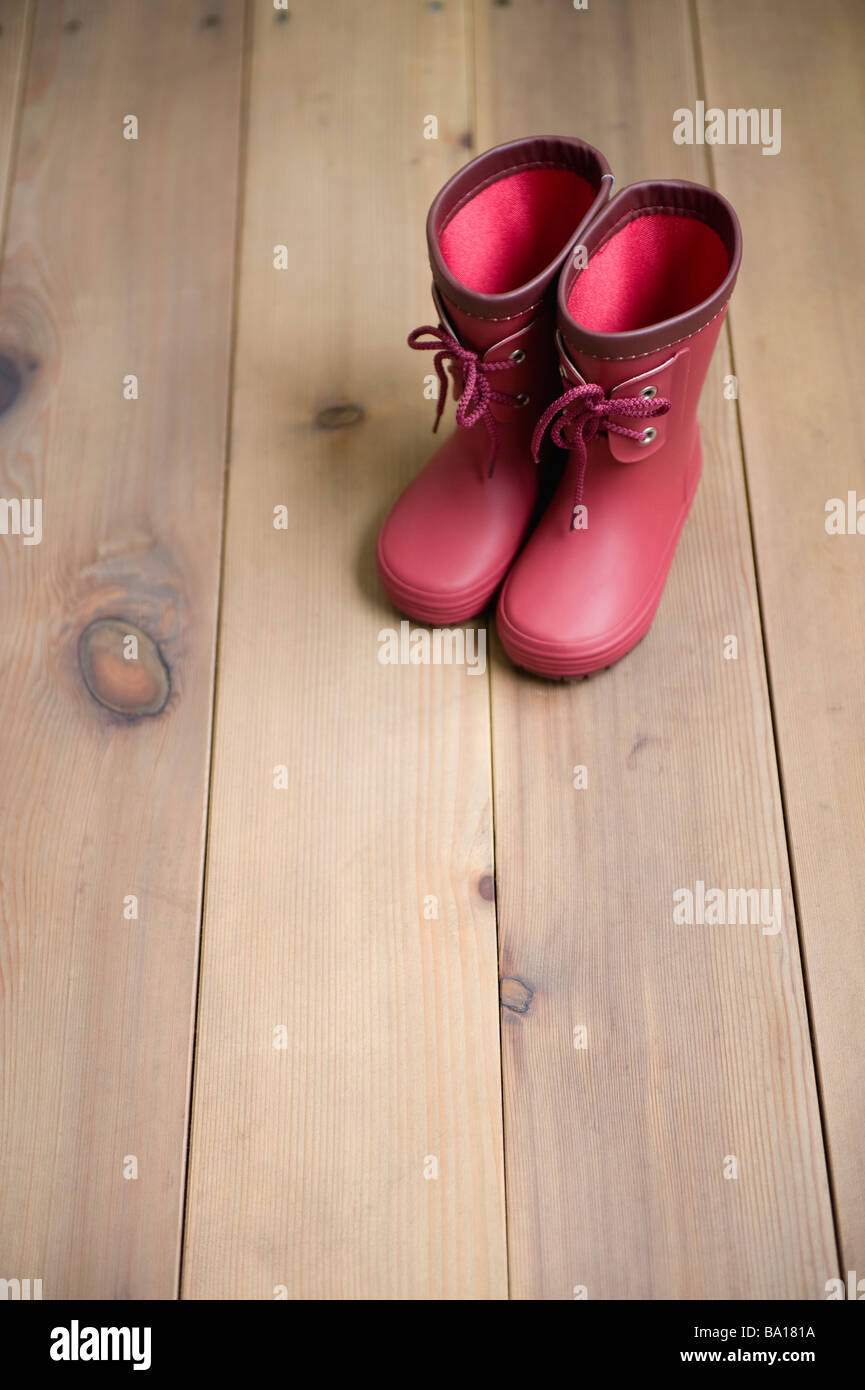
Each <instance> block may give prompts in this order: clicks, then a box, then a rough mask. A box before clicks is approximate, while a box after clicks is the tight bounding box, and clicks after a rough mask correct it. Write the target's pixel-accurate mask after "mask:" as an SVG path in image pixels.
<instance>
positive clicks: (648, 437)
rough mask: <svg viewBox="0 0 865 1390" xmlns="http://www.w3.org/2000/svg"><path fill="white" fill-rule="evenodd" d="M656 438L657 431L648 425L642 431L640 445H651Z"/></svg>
mask: <svg viewBox="0 0 865 1390" xmlns="http://www.w3.org/2000/svg"><path fill="white" fill-rule="evenodd" d="M657 437H658V431H657V430H656V429H655V426H654V425H650V426H649V428H648V429H647V430H643V433H642V436H641V438H640V443H641V444H651V442H652V440H653V439H657Z"/></svg>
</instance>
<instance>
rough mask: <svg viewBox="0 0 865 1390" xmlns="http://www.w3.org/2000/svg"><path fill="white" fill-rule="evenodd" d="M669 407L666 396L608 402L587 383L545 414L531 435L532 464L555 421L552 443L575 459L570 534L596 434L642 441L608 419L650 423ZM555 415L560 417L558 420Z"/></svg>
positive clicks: (574, 388) (597, 388)
mask: <svg viewBox="0 0 865 1390" xmlns="http://www.w3.org/2000/svg"><path fill="white" fill-rule="evenodd" d="M671 405H672V401H668V400H667V398H666V396H655V397H651V396H617V397H616V398H615V399H610V397H609V396H606V395H605V394H604V390H603V387H601V386H596V385H594V384H593V383H592V382H589V383H587V384H586V385H585V386H572V387H571V388H570V390H568V391H565V392H563V394H562V395H561V396H559V398H558V400H555V401H553V403H552V405H551V406H550V407H549V408H548V409H547V410H545V411H544V413H543V415H542V416H541V418H540V420H539V421H538V423H537V425H536V426H535V432H534V434H533V435H532V454H533V456H534V460H535V463H538V462H539V461H540V453H541V443H542V441H543V437H544V435H545V434H546V432H547V429H548V428H549V426H550V425H551V424H553V421H554V420H555V424H553V428H552V430H551V431H550V433H551V437H552V440H553V443H554V444H557V445H558V447H559V448H560V449H574V450H576V452H577V455H578V464H577V482H576V487H575V488H574V506H573V511H572V512H571V530H572V531H573V530H574V527H575V524H576V517H577V509H578V508H579V507H580V505H581V503H582V500H583V485H584V483H585V478H586V462H587V459H588V451H587V446H588V444H589V442H590V441H591V440H592V439H594V437H595V435H596V434H597V433H598V431H599V430H600V431H606V432H612V433H613V434H623V435H624V436H625V437H626V438H627V439H638V440H641V439H643V437H644V431H643V430H630V429H628V427H627V425H619V424H617V423H616V422H615V421H614V420H611V419H610V418H609V417H610V415H624V416H625V417H626V418H633V419H639V420H651V419H652V418H653V417H655V416H657V415H666V413H667V411H668V410H669V409H670V407H671ZM575 407H578V408H576V409H575ZM557 415H559V416H560V418H559V419H558V420H557V419H556V416H557Z"/></svg>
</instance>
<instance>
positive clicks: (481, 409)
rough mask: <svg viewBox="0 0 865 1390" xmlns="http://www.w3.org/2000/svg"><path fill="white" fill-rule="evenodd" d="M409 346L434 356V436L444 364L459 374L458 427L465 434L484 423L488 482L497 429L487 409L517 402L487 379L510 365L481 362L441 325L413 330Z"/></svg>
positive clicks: (445, 382)
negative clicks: (487, 440)
mask: <svg viewBox="0 0 865 1390" xmlns="http://www.w3.org/2000/svg"><path fill="white" fill-rule="evenodd" d="M424 334H428V335H429V338H430V339H431V340H432V341H427V342H424V341H422V338H423V335H424ZM408 345H409V347H410V348H417V349H418V350H419V351H425V352H434V353H435V357H434V358H433V366H434V367H435V369H436V375H437V376H438V379H439V398H438V404H437V406H436V418H435V424H434V425H433V434H435V432H436V430H437V429H438V427H439V421H440V420H441V418H442V411H443V410H444V408H445V401H446V400H447V393H448V379H447V375H446V373H445V362H450V366H451V373H452V374H453V373H454V369H455V368H456V369H457V370H458V371H459V372H460V374H461V376H462V379H463V389H462V391H461V392H460V395H459V398H458V400H457V424H458V425H462V427H463V429H466V430H468V429H471V427H472V425H476V424H477V423H478V421H479V420H483V422H484V426H485V427H486V431H487V434H488V435H489V437H490V458H489V475H488V476H489V477H490V478H491V477H492V476H493V471H494V469H495V466H496V453H497V452H498V444H499V435H498V430H497V429H496V420H495V416H494V415H493V413H492V411H491V410H490V406H491V404H492V403H493V401H497V402H498V403H499V404H501V405H517V404H519V403H520V402H519V397H517V396H509V395H507V393H506V392H504V391H494V390H493V388H492V387H491V386H490V383H489V381H488V380H487V377H488V375H489V373H490V372H503V371H506V370H507V368H508V367H513V365H514V364H513V362H510V361H506V362H482V361H481V360H480V358H479V356H478V354H477V353H476V352H474V351H473V350H472V349H471V348H466V347H463V345H462V343H460V342H458V341H457V339H456V338H454V337H453V335H452V334H451V333H448V331H447V329H446V328H442V326H441V324H439V326H438V327H437V328H433V326H432V325H431V324H424V326H423V327H422V328H416V329H415V330H414V332H412V333H409V335H408Z"/></svg>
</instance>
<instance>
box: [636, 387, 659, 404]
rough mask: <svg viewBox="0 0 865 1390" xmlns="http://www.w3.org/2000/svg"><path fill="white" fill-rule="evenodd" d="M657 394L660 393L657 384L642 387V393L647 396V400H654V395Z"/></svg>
mask: <svg viewBox="0 0 865 1390" xmlns="http://www.w3.org/2000/svg"><path fill="white" fill-rule="evenodd" d="M657 394H658V388H657V386H644V387H643V389H642V391H641V392H640V395H641V396H645V398H646V400H647V401H650V400H652V399H653V397H655V396H657Z"/></svg>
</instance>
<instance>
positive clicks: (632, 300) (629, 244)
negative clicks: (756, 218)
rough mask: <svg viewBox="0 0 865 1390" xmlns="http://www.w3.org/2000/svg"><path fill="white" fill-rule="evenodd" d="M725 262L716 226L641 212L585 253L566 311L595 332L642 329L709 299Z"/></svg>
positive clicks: (680, 216)
mask: <svg viewBox="0 0 865 1390" xmlns="http://www.w3.org/2000/svg"><path fill="white" fill-rule="evenodd" d="M729 265H730V258H729V256H728V255H727V251H726V249H725V247H724V243H723V242H722V240H721V238H720V237H719V236H718V233H717V232H715V231H713V230H712V228H711V227H709V226H707V224H706V223H705V222H702V221H701V220H700V219H699V218H697V217H690V216H688V215H687V214H682V213H677V212H665V211H658V212H650V213H645V214H643V215H641V216H639V217H635V218H633V219H632V220H631V221H630V222H626V223H624V224H623V225H622V226H621V227H620V228H619V230H618V231H616V232H614V233H613V235H612V236H611V237H610V239H609V241H607V242H606V243H605V245H603V246H602V247H601V249H600V250H599V251H597V252H596V253H595V255H594V256H592V257H591V258H590V260H589V263H588V265H587V266H586V269H585V270H583V271H581V273H580V274H579V275H578V276H577V278H576V280H575V281H574V285H573V288H572V290H571V293H570V296H569V298H568V310H569V312H570V314H571V315H572V317H573V318H574V319H576V321H577V323H580V324H583V326H584V327H585V328H588V329H591V331H592V332H595V333H627V332H632V331H633V330H634V329H638V328H647V327H649V326H650V325H651V324H655V323H662V322H663V321H664V319H669V318H674V317H675V316H676V315H677V314H683V313H685V312H686V311H687V310H688V309H693V308H694V307H695V306H696V305H697V304H701V303H702V301H703V300H704V299H708V298H709V296H710V295H711V294H713V293H714V291H715V290H716V289H717V288H718V286H719V285H720V284H721V281H722V280H723V279H724V276H725V275H726V274H727V271H728V269H729Z"/></svg>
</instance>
